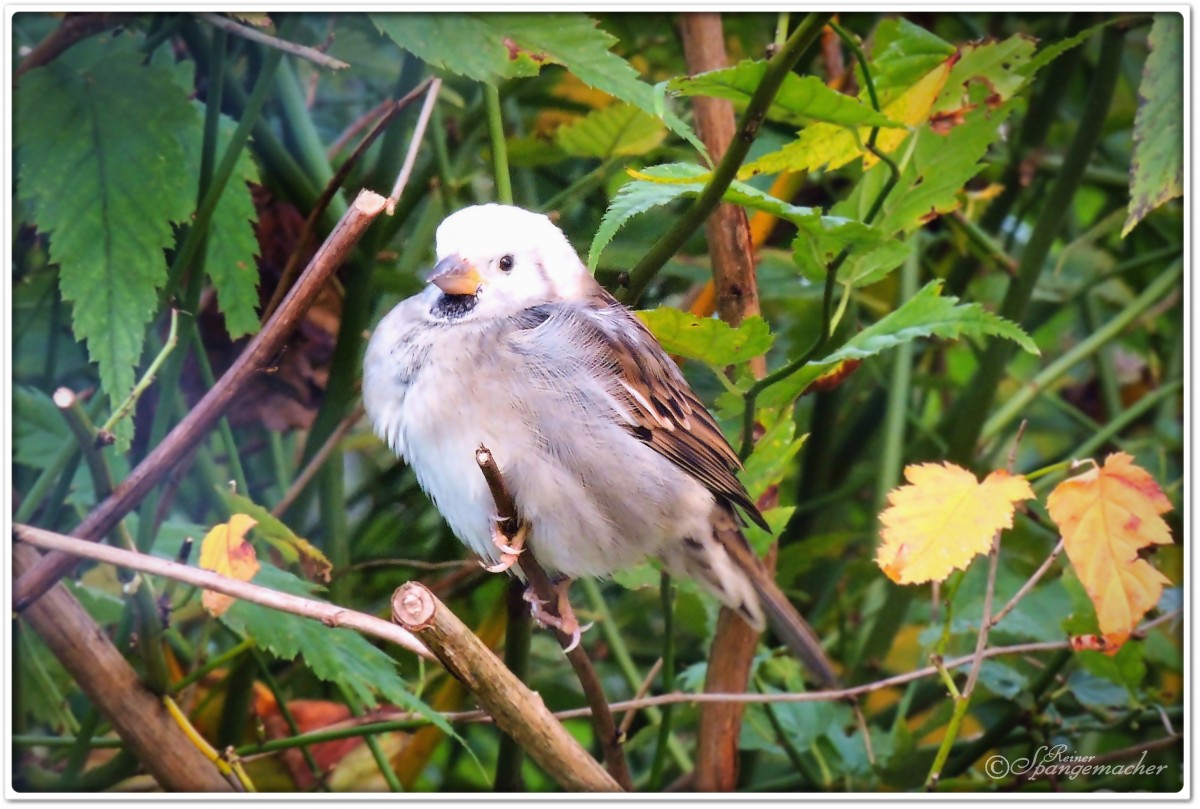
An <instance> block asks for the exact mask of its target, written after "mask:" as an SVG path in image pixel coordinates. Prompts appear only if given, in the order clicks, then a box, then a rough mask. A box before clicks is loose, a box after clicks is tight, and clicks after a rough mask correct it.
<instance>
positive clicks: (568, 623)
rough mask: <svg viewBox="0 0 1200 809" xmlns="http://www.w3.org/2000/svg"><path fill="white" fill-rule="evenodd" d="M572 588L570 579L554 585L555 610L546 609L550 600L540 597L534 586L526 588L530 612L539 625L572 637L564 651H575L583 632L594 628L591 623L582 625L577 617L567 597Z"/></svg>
mask: <svg viewBox="0 0 1200 809" xmlns="http://www.w3.org/2000/svg"><path fill="white" fill-rule="evenodd" d="M570 588H571V580H570V579H563V580H562V581H560V582H558V583H557V584H555V585H554V595H555V599H554V600H555V604H554V612H551V611H550V610H547V609H546V606H547V605H548V603H549V602H546V601H543V600H542V599H540V598H538V597H537V594H536V593H534V592H533V588H532V587H528V588H526V590H525V596H524V598H525V601H526V602H528V604H529V613H530V615H532V616H533V620H535V621H537V623H538V626H540V627H542V628H543V629H555V630H557V631H558V632H559V633H561V634H563V635H566V636H567V637H569V638H570V639H571V642H570V643H569V644H567V645H566V646H565V647H563V651H564V652H573V651H574V650H575V647H577V646H579V641H580V640H581V639H582V638H583V633H584V632H586V631H587V630H589V629H591V628H592V624H590V623H588V624H585V625H583V626H580V624H579V619H578V618H576V617H575V610H573V609H572V608H571V602H570V600H569V599H568V598H567V591H568V590H570ZM555 613H557V615H556V614H555Z"/></svg>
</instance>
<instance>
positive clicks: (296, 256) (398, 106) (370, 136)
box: [262, 79, 430, 322]
mask: <svg viewBox="0 0 1200 809" xmlns="http://www.w3.org/2000/svg"><path fill="white" fill-rule="evenodd" d="M429 83H430V82H429V80H428V79H427V80H425V81H423V82H421V83H420V84H418V85H417V86H416V87H414V88H413V89H412V91H411V92H409V93H407V94H406V95H404V96H403V97H401V98H399V99H397V100H396V101H395V102H394V103H392V107H391V109H390V110H388V111H387V113H386V114H385V115H384V116H383V117H382V118H380V119H379V120H378V121H377V122H376V124H375V126H374V127H372V128H371V131H370V132H368V133H367V135H366V137H364V138H363V139H362V141H361V142H360V143H359V144H358V146H357V147H355V149H354V151H353V152H351V153H350V156H349V157H347V158H346V159H345V161H343V162H342V164H341V165H340V166H338V169H337V171H335V172H334V173H333V176H332V177H331V178H330V179H329V182H328V183H326V184H325V189H324V190H323V191H322V192H321V196H319V197H317V201H316V202H315V203H313V207H312V210H311V211H309V213H308V218H307V219H305V220H304V227H303V228H301V230H300V235H299V236H298V237H297V238H296V247H295V249H294V250H292V254H291V256H289V257H288V263H287V265H286V266H284V268H283V272H282V273H280V276H279V282H278V283H277V284H276V285H275V291H274V292H273V293H271V300H269V301H268V302H267V305H266V306H265V307H263V315H262V319H263V322H266V321H267V320H268V319H269V318H270V317H271V316H272V315H273V314H274V313H275V310H276V308H278V306H279V304H280V302H281V301H282V300H283V296H284V295H286V294H287V292H288V290H289V289H291V287H292V281H293V279H294V278H295V277H296V271H297V270H298V269H299V267H300V257H301V256H303V255H304V254H305V252H306V251H307V250H308V245H309V244H310V243H311V242H312V240H313V238H314V234H315V233H316V230H317V223H318V222H320V221H321V219H322V218H323V217H324V216H325V212H326V210H328V208H329V203H330V202H332V201H333V198H334V196H335V195H336V194H337V192H338V189H340V188H341V187H342V183H344V182H345V181H346V178H347V177H348V176H350V172H351V170H352V169H353V168H354V167H355V166H356V165H358V161H359V160H361V159H362V156H363V155H364V154H365V153H366V151H367V149H369V148H370V147H371V144H372V143H374V142H375V139H376V138H378V137H379V136H380V135H382V134H383V132H384V130H385V129H387V127H388V124H390V123H391V121H392V119H393V118H394V117H396V115H398V114H399V113H400V112H401V111H402V110H404V109H405V108H407V107H408V105H409V104H411V103H412V102H413V101H415V100H416V99H417V98H419V97H420V96H421V94H422V93H424V92H425V91H426V89H427V88H428V86H429ZM420 142H421V139H420V138H419V137H415V136H414V137H413V139H412V142H411V143H410V144H409V147H408V151H409V154H414V153H415V151H416V149H417V147H418V145H419V144H420ZM391 213H392V211H391V209H388V215H389V216H390V215H391Z"/></svg>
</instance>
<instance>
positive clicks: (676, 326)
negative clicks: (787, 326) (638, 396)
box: [637, 306, 775, 368]
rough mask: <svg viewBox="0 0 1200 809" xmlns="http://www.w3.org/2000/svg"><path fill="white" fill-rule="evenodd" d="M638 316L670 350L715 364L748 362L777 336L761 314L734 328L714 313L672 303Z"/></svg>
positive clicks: (766, 347)
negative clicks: (702, 314)
mask: <svg viewBox="0 0 1200 809" xmlns="http://www.w3.org/2000/svg"><path fill="white" fill-rule="evenodd" d="M637 316H638V317H639V318H641V321H642V322H643V323H645V324H646V327H647V328H648V329H650V331H651V332H652V333H653V334H654V337H655V338H656V339H657V340H658V342H659V343H661V344H662V347H663V348H665V349H666V350H667V352H668V353H671V354H678V355H680V356H683V357H687V358H688V359H693V360H699V361H701V362H703V363H706V364H707V365H710V366H712V367H713V368H724V367H725V366H726V365H736V364H738V363H742V362H747V361H749V360H751V359H753V358H754V357H758V356H761V355H763V354H765V353H767V351H768V350H770V348H771V344H772V343H773V342H774V341H775V338H774V337H773V336H772V335H771V328H770V326H768V325H767V322H766V321H765V320H763V319H762V318H761V317H759V316H757V315H755V316H753V317H748V318H746V320H744V321H743V322H742V324H741V325H740V326H738V327H737V328H734V327H733V326H730V325H729V324H728V323H726V322H725V321H723V320H717V319H716V318H713V317H697V316H696V315H693V314H691V313H690V312H684V311H682V310H679V309H675V308H673V307H670V306H660V307H659V308H657V309H645V310H642V311H639V312H637Z"/></svg>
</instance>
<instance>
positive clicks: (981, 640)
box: [962, 531, 1001, 700]
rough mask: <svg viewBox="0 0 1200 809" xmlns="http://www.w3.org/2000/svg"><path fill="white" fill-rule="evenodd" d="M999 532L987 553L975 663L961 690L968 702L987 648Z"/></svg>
mask: <svg viewBox="0 0 1200 809" xmlns="http://www.w3.org/2000/svg"><path fill="white" fill-rule="evenodd" d="M1000 534H1001V532H1000V531H997V532H996V535H995V536H994V537H992V549H991V550H990V551H989V552H988V581H987V590H986V591H985V592H984V596H983V617H982V618H981V619H980V621H979V636H978V637H977V638H976V639H975V662H974V663H972V664H971V673H970V674H968V675H967V685H966V687H964V688H963V693H962V698H963V699H964V700H970V699H971V694H972V693H974V691H975V683H976V682H978V681H979V669H980V667H981V666H982V665H983V650H984V649H985V648H987V641H988V630H989V629H991V626H992V601H993V599H994V598H995V596H996V570H997V569H998V568H999V567H1000Z"/></svg>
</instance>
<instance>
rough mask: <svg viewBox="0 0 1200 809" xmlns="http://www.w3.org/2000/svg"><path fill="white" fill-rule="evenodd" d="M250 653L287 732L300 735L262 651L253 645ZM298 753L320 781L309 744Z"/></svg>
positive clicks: (321, 778)
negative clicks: (285, 725) (273, 699)
mask: <svg viewBox="0 0 1200 809" xmlns="http://www.w3.org/2000/svg"><path fill="white" fill-rule="evenodd" d="M250 654H251V655H252V656H253V657H254V662H255V663H256V664H257V665H258V674H259V677H261V678H262V681H263V682H264V683H266V686H267V688H268V689H270V691H271V694H272V696H274V697H275V706H276V707H277V708H279V715H280V716H282V717H283V721H284V723H285V724H287V726H288V732H289V733H291V734H292V736H293V737H296V736H299V735H300V726H299V725H298V724H296V717H295V716H294V715H293V714H292V709H291V708H289V707H288V704H287V697H286V696H285V695H284V693H283V690H282V689H280V687H279V683H278V682H277V681H276V680H275V675H273V674H271V667H270V666H269V665H267V659H266V657H264V656H263V653H262V652H260V651H259V650H258V649H256V648H254V647H253V646H252V647H251V648H250ZM300 753H301V755H303V756H304V763H305V764H307V765H308V769H309V771H310V772H311V773H312V775H313V778H314V779H315V780H316V782H317V783H321V782H322V781H323V780H324V778H325V774H324V773H323V772H321V766H320V765H319V764H317V759H316V758H315V757H314V756H313V753H312V750H311V749H310V746H309V745H307V744H302V745H300Z"/></svg>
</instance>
